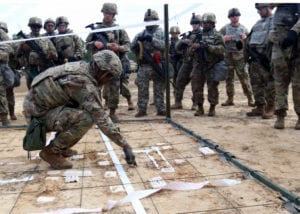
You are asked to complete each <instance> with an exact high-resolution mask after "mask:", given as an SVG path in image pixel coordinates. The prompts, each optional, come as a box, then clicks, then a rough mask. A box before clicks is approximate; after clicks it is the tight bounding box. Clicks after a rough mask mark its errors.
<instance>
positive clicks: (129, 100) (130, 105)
mask: <svg viewBox="0 0 300 214" xmlns="http://www.w3.org/2000/svg"><path fill="white" fill-rule="evenodd" d="M127 103H128V111H132V110H134V105H133V102H132V100H131V98H130V97H129V98H127Z"/></svg>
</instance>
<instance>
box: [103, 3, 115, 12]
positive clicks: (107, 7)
mask: <svg viewBox="0 0 300 214" xmlns="http://www.w3.org/2000/svg"><path fill="white" fill-rule="evenodd" d="M101 12H102V13H111V14H118V8H117V5H116V4H115V3H104V4H103V5H102V9H101Z"/></svg>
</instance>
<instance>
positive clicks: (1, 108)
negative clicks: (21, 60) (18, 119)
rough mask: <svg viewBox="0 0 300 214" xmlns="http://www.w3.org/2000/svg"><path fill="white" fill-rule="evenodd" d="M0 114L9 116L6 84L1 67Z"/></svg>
mask: <svg viewBox="0 0 300 214" xmlns="http://www.w3.org/2000/svg"><path fill="white" fill-rule="evenodd" d="M0 114H2V115H4V114H8V104H7V98H6V84H5V81H4V79H3V76H2V70H1V67H0Z"/></svg>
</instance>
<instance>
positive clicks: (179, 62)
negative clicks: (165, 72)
mask: <svg viewBox="0 0 300 214" xmlns="http://www.w3.org/2000/svg"><path fill="white" fill-rule="evenodd" d="M182 64H183V62H182V60H177V61H175V60H173V61H172V66H173V69H174V74H173V77H171V78H173V81H174V83H176V79H177V76H178V73H179V71H180V68H181V66H182Z"/></svg>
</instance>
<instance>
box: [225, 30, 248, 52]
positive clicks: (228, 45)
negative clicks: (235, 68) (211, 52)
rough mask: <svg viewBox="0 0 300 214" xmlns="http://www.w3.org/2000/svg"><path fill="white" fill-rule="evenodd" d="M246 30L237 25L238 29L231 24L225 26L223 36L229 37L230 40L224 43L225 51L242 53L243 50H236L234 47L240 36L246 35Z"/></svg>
mask: <svg viewBox="0 0 300 214" xmlns="http://www.w3.org/2000/svg"><path fill="white" fill-rule="evenodd" d="M246 32H247V30H246V28H245V27H244V26H243V25H241V24H240V25H239V26H238V27H233V26H232V25H231V24H227V25H226V33H225V35H231V36H232V39H231V40H230V41H228V42H226V43H225V47H226V51H228V52H243V50H240V51H239V50H238V49H237V47H236V42H237V41H240V40H241V38H240V34H242V33H246Z"/></svg>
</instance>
